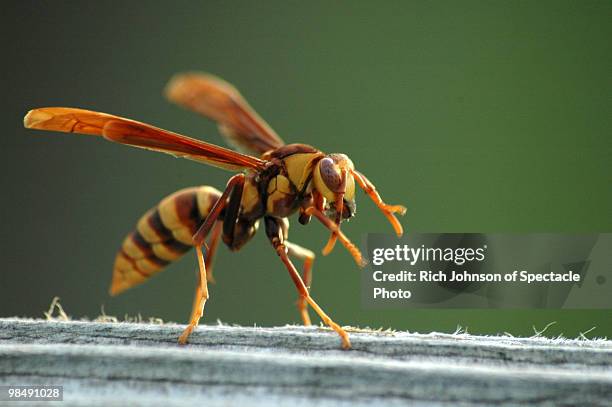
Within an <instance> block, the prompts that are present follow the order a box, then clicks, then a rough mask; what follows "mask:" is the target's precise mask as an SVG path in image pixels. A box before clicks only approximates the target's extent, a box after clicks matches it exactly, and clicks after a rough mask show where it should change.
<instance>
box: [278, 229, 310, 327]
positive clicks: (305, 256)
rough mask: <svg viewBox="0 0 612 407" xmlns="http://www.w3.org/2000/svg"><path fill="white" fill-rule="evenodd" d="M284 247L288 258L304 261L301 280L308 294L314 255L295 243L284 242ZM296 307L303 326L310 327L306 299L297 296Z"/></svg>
mask: <svg viewBox="0 0 612 407" xmlns="http://www.w3.org/2000/svg"><path fill="white" fill-rule="evenodd" d="M285 247H287V250H288V251H289V255H290V256H294V257H297V258H298V259H301V260H303V261H304V269H303V270H302V280H303V281H304V284H305V285H306V288H308V291H309V292H310V285H311V284H312V263H313V262H314V259H315V254H314V253H313V252H312V251H310V250H308V249H306V248H305V247H302V246H298V245H296V244H295V243H290V242H288V241H285ZM297 307H298V310H299V311H300V315H301V316H302V322H303V323H304V325H310V316H309V315H308V304H307V303H306V299H305V298H304V297H303V296H301V295H299V296H298V300H297Z"/></svg>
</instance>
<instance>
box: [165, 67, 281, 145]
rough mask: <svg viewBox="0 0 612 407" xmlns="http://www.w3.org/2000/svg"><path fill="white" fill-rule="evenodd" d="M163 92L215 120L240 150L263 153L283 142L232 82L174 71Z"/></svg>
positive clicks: (172, 99) (207, 75) (171, 98)
mask: <svg viewBox="0 0 612 407" xmlns="http://www.w3.org/2000/svg"><path fill="white" fill-rule="evenodd" d="M166 96H167V97H168V99H169V100H171V101H172V102H174V103H177V104H179V105H181V106H184V107H186V108H188V109H191V110H193V111H195V112H197V113H200V114H202V115H204V116H206V117H208V118H210V119H212V120H214V121H216V122H217V123H218V124H219V130H220V132H221V134H223V136H225V138H226V140H227V141H228V143H229V144H230V145H232V146H233V147H236V148H238V149H239V150H241V151H245V152H249V153H252V154H263V153H265V152H266V151H268V150H272V149H277V148H279V147H282V146H283V145H284V144H285V143H284V142H283V140H282V139H281V138H280V137H279V136H278V134H276V132H275V131H274V130H272V128H271V127H270V126H269V125H268V123H266V122H265V121H264V120H263V119H262V118H261V117H260V116H259V115H258V114H257V113H256V112H255V110H253V108H251V106H249V104H248V103H247V101H246V100H245V99H244V98H243V97H242V95H241V94H240V92H238V90H237V89H236V88H235V87H234V86H232V85H231V84H229V83H228V82H226V81H224V80H222V79H220V78H217V77H215V76H213V75H210V74H206V73H199V72H190V73H183V74H178V75H176V76H174V77H173V78H172V79H171V80H170V82H169V83H168V85H167V86H166Z"/></svg>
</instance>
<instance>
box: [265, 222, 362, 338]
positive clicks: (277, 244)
mask: <svg viewBox="0 0 612 407" xmlns="http://www.w3.org/2000/svg"><path fill="white" fill-rule="evenodd" d="M264 221H265V225H266V235H267V236H268V239H269V240H270V243H272V246H273V247H274V249H275V250H276V253H277V254H278V256H279V257H280V258H281V260H282V262H283V264H284V265H285V267H286V268H287V271H288V272H289V276H290V277H291V280H293V283H294V284H295V287H296V288H297V290H298V294H299V295H300V297H302V298H304V300H305V301H306V302H307V303H308V305H310V306H311V307H312V309H313V310H314V311H315V312H316V313H317V314H318V315H319V317H320V318H321V319H322V320H323V322H324V323H325V324H327V325H328V326H329V327H330V328H331V329H333V330H334V331H336V332H337V333H338V335H340V339H341V340H342V347H343V348H344V349H349V348H350V347H351V341H350V340H349V337H348V334H347V333H346V332H345V331H344V329H342V327H340V325H338V324H336V323H335V322H334V321H332V320H331V318H330V317H329V316H328V315H327V314H326V313H325V312H324V311H323V310H322V309H321V307H319V305H318V304H317V303H316V302H315V301H314V300H313V299H312V297H311V296H310V294H309V293H308V288H306V284H304V280H302V278H301V277H300V273H298V271H297V269H296V268H295V266H294V265H293V263H292V262H291V260H290V259H289V255H288V251H289V249H288V247H287V246H286V245H285V237H284V234H283V228H282V224H281V222H282V220H281V219H278V218H273V217H270V216H266V217H265V218H264ZM292 246H294V248H295V245H292Z"/></svg>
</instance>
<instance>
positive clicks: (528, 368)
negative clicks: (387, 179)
mask: <svg viewBox="0 0 612 407" xmlns="http://www.w3.org/2000/svg"><path fill="white" fill-rule="evenodd" d="M182 328H183V327H182V326H180V325H152V324H144V323H138V324H136V323H98V322H82V321H43V320H24V319H14V318H12V319H11V318H9V319H0V385H6V384H42V383H45V384H61V385H63V386H64V389H65V390H64V391H65V398H64V399H65V402H64V404H68V405H70V404H74V405H88V404H100V405H108V404H117V405H124V404H126V403H127V404H142V405H172V404H177V405H178V404H180V405H184V404H200V405H201V404H206V405H213V406H216V405H228V404H230V405H232V404H234V405H287V404H289V403H292V404H298V405H299V404H308V405H312V404H316V405H344V404H347V405H349V404H350V405H366V404H372V403H374V404H375V405H378V404H387V405H396V404H398V405H399V404H404V403H406V402H410V403H411V404H415V405H491V404H498V405H520V404H529V405H568V406H570V405H572V406H573V405H610V403H612V343H611V342H610V341H606V340H590V341H586V340H564V339H547V338H541V337H538V338H512V337H509V336H502V337H479V336H473V335H467V334H459V335H451V334H435V333H434V334H427V335H422V334H413V333H405V332H395V333H379V332H353V333H351V340H352V342H353V350H350V351H342V350H340V349H339V339H338V338H337V336H336V335H335V334H333V333H332V332H330V331H329V330H327V329H322V328H320V327H308V328H305V327H296V326H286V327H277V328H259V327H257V328H256V327H250V328H249V327H233V326H225V325H223V326H221V325H203V326H201V327H199V328H198V330H197V331H196V332H195V333H194V335H193V336H192V338H191V344H190V345H188V346H179V345H177V344H176V339H177V337H178V335H179V333H180V332H181V330H182Z"/></svg>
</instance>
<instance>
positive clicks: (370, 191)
mask: <svg viewBox="0 0 612 407" xmlns="http://www.w3.org/2000/svg"><path fill="white" fill-rule="evenodd" d="M350 171H351V174H353V177H354V178H355V180H356V181H357V183H358V184H359V186H360V187H361V189H363V190H364V192H365V193H366V194H367V195H368V196H369V197H370V199H371V200H372V201H374V203H375V204H376V206H378V208H379V209H380V210H381V211H382V213H383V215H385V216H386V217H387V219H388V220H389V222H390V223H391V226H393V229H394V230H395V233H396V234H397V235H398V236H401V235H402V234H403V233H404V230H403V229H402V224H401V223H399V220H397V218H396V217H395V215H394V213H399V214H400V215H404V214H405V213H406V207H405V206H402V205H389V204H386V203H384V202H383V200H382V198H381V197H380V195H379V194H378V192H376V187H375V186H374V184H372V183H371V182H370V180H369V179H367V178H366V176H365V175H363V174H362V173H360V172H359V171H355V170H350Z"/></svg>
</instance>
